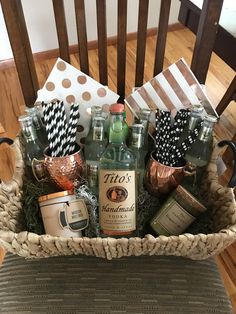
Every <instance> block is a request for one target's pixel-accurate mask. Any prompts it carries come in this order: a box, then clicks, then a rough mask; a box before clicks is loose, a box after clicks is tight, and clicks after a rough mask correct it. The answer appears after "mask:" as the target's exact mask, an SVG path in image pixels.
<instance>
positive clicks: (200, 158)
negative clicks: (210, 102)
mask: <svg viewBox="0 0 236 314" xmlns="http://www.w3.org/2000/svg"><path fill="white" fill-rule="evenodd" d="M216 122H217V118H216V117H215V116H212V115H207V116H206V117H204V119H203V125H202V127H201V129H200V132H199V135H198V138H197V140H196V141H195V142H194V143H193V144H192V145H191V147H190V148H189V149H188V151H187V152H186V154H185V157H184V158H185V160H186V161H187V166H188V169H189V171H190V172H191V171H192V174H193V175H192V176H191V175H190V176H187V177H186V178H185V180H184V183H183V185H184V186H185V187H186V188H187V189H188V190H190V192H191V193H193V194H194V195H196V194H197V193H198V190H199V187H200V184H201V180H202V176H203V174H204V171H205V167H206V166H207V165H208V163H209V161H210V157H211V153H212V147H213V127H214V124H215V123H216Z"/></svg>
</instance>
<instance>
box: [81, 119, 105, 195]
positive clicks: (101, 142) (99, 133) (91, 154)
mask: <svg viewBox="0 0 236 314" xmlns="http://www.w3.org/2000/svg"><path fill="white" fill-rule="evenodd" d="M104 123H105V119H104V118H102V117H94V119H93V134H92V136H93V137H92V141H91V142H90V143H89V144H88V145H87V147H86V173H87V180H88V186H89V188H90V189H91V191H92V192H93V193H94V194H95V195H98V169H99V166H100V157H101V155H102V153H103V152H104V150H105V148H106V145H107V141H106V140H105V138H104Z"/></svg>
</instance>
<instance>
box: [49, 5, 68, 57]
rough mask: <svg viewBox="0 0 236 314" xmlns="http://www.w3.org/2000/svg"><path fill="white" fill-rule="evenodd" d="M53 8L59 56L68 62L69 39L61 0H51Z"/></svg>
mask: <svg viewBox="0 0 236 314" xmlns="http://www.w3.org/2000/svg"><path fill="white" fill-rule="evenodd" d="M52 3H53V10H54V16H55V22H56V29H57V38H58V44H59V51H60V57H61V58H62V59H63V60H65V61H66V62H70V52H69V41H68V34H67V27H66V17H65V9H64V1H63V0H53V2H52Z"/></svg>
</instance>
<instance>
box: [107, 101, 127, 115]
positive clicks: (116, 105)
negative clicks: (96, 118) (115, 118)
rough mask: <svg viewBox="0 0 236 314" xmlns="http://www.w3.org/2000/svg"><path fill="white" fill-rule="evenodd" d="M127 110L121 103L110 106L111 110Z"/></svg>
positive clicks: (120, 111) (121, 111)
mask: <svg viewBox="0 0 236 314" xmlns="http://www.w3.org/2000/svg"><path fill="white" fill-rule="evenodd" d="M124 110H125V106H124V105H123V104H121V103H116V104H112V105H111V106H110V112H117V113H123V112H124Z"/></svg>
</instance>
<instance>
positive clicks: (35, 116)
mask: <svg viewBox="0 0 236 314" xmlns="http://www.w3.org/2000/svg"><path fill="white" fill-rule="evenodd" d="M25 111H26V112H27V113H28V114H29V115H30V116H31V117H32V120H33V125H34V128H35V130H36V133H37V137H38V139H39V141H40V142H41V144H42V145H43V147H44V148H46V147H47V146H48V138H47V132H46V127H45V125H44V124H43V122H42V120H41V116H40V112H39V111H38V109H37V108H36V107H32V108H27V109H26V110H25Z"/></svg>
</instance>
